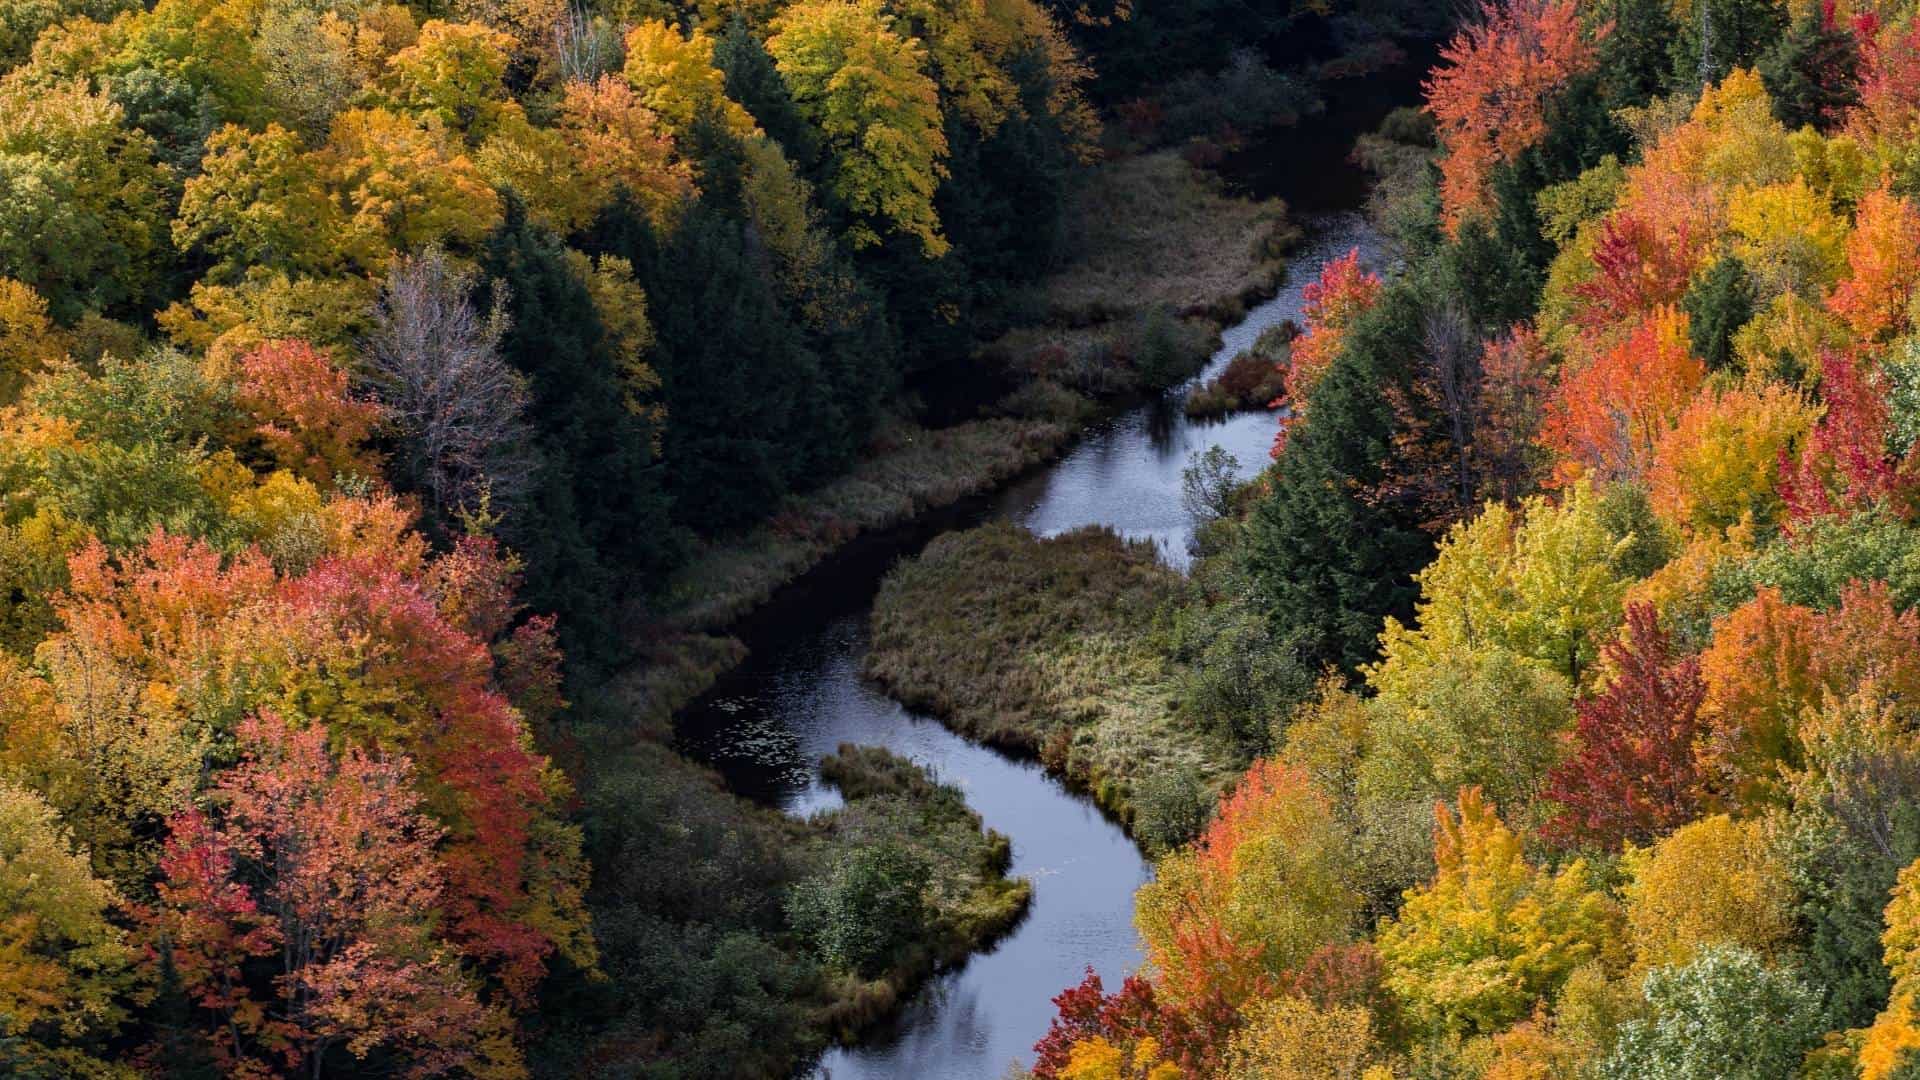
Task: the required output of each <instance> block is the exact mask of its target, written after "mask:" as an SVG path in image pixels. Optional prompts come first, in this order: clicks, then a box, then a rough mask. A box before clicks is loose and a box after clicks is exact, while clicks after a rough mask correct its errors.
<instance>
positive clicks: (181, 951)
mask: <svg viewBox="0 0 1920 1080" xmlns="http://www.w3.org/2000/svg"><path fill="white" fill-rule="evenodd" d="M239 737H240V749H241V755H242V756H241V761H240V764H239V765H238V766H237V767H235V768H233V769H231V770H229V771H227V772H226V773H224V774H223V775H222V776H221V778H220V780H219V782H218V783H217V784H216V785H215V787H214V794H215V800H214V801H215V803H216V805H217V806H218V807H219V810H218V812H217V815H216V816H209V815H207V814H205V813H203V812H201V811H199V810H189V811H186V812H184V813H182V814H181V815H179V816H177V817H176V818H175V819H174V821H173V822H172V836H171V838H170V839H169V841H168V844H167V847H166V852H165V854H164V856H163V857H162V860H161V872H162V874H163V875H164V880H163V881H162V882H161V884H160V885H159V888H158V892H159V897H160V907H159V908H158V909H157V910H156V911H154V912H152V913H150V915H149V920H150V922H151V923H152V927H151V929H152V930H153V933H154V937H155V939H156V940H158V941H161V942H164V943H165V944H166V946H167V947H168V948H169V949H170V951H171V954H172V957H173V960H174V964H175V966H176V970H177V971H178V972H179V973H180V978H181V980H182V983H183V984H184V986H185V988H186V990H187V993H188V994H189V995H190V996H191V998H192V999H193V1000H194V1002H195V1003H196V1004H197V1005H199V1006H200V1007H202V1008H205V1009H208V1010H211V1011H213V1012H214V1013H216V1014H217V1015H218V1016H219V1017H220V1018H221V1023H219V1024H217V1025H214V1026H213V1027H211V1028H209V1029H208V1030H209V1032H210V1036H211V1038H212V1040H213V1043H214V1045H213V1050H214V1053H215V1054H216V1056H217V1057H218V1058H219V1059H220V1060H221V1061H222V1062H223V1063H224V1064H225V1065H226V1066H227V1068H228V1069H229V1071H230V1072H233V1073H235V1074H237V1075H262V1076H264V1075H272V1074H275V1073H278V1072H283V1071H284V1072H292V1073H314V1074H317V1073H318V1068H317V1066H318V1063H319V1061H320V1060H322V1059H323V1057H324V1056H325V1055H326V1054H327V1053H328V1051H329V1050H330V1048H333V1047H344V1048H345V1049H346V1050H347V1051H348V1052H349V1053H351V1054H352V1055H353V1056H355V1057H356V1058H365V1057H367V1056H368V1055H369V1054H372V1053H374V1052H376V1051H377V1052H379V1053H380V1054H381V1055H382V1056H383V1057H384V1058H388V1059H389V1060H392V1059H397V1060H398V1062H400V1063H403V1064H404V1069H403V1070H402V1071H404V1072H405V1073H406V1074H407V1075H413V1076H431V1075H438V1074H442V1073H446V1072H449V1071H452V1070H454V1069H457V1068H460V1067H462V1066H465V1065H467V1064H468V1063H469V1062H472V1061H473V1060H474V1059H475V1058H476V1056H477V1054H478V1051H477V1049H476V1047H477V1046H478V1045H479V1044H480V1042H481V1033H482V1031H483V1029H484V1027H485V1024H486V1019H487V1017H486V1010H485V1008H484V1007H483V1006H482V1005H481V1004H480V1001H479V998H478V996H477V994H476V993H475V990H474V988H473V986H472V984H471V983H470V982H469V980H468V978H467V976H466V975H465V973H464V972H463V971H462V970H461V967H460V964H459V960H458V954H457V952H455V951H454V950H453V949H452V948H450V947H448V946H447V945H446V944H445V943H443V942H441V941H440V940H439V939H438V937H437V935H436V929H435V928H436V917H437V912H438V911H439V909H440V906H441V902H442V899H443V889H442V882H441V879H440V873H439V863H438V861H437V860H436V859H435V858H434V847H435V844H436V843H437V842H438V840H439V838H440V829H439V828H438V827H437V826H436V825H434V823H433V822H432V820H431V819H429V818H428V817H426V816H425V815H424V814H423V813H421V812H420V809H419V797H418V796H417V795H416V794H415V793H414V791H413V788H412V784H411V782H410V776H409V773H410V769H411V766H410V765H409V763H408V762H407V761H406V759H404V758H390V759H381V758H378V757H375V756H373V755H370V754H367V753H364V752H362V751H361V750H359V749H356V748H352V747H349V748H347V749H346V751H345V752H344V753H343V754H341V756H340V757H339V758H338V759H337V760H336V759H335V758H334V757H333V756H332V755H331V754H329V753H328V751H327V746H326V734H325V732H324V731H322V730H321V729H320V728H318V727H307V728H305V729H300V728H296V727H294V726H293V725H290V724H288V723H287V722H286V721H285V720H283V719H282V718H281V717H279V716H278V715H276V714H274V713H270V712H263V713H259V714H256V715H254V716H251V717H249V718H248V719H247V720H246V721H244V722H243V723H242V724H241V725H240V729H239ZM261 961H267V963H266V964H265V965H262V964H260V962H261ZM263 966H264V967H265V968H268V969H271V970H272V971H273V972H274V974H273V975H272V977H271V979H261V978H258V977H255V978H252V979H249V978H248V969H249V968H252V969H254V970H256V971H257V970H259V969H260V968H262V967H263Z"/></svg>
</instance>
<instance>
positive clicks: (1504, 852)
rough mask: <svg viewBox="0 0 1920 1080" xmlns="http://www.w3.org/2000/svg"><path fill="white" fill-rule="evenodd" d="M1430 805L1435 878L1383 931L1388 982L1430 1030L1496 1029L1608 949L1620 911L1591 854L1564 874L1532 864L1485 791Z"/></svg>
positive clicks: (1472, 791) (1380, 942) (1463, 793)
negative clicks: (1591, 865) (1602, 886)
mask: <svg viewBox="0 0 1920 1080" xmlns="http://www.w3.org/2000/svg"><path fill="white" fill-rule="evenodd" d="M1434 814H1435V818H1436V822H1435V827H1434V862H1435V872H1434V878H1433V880H1432V881H1431V882H1430V883H1429V884H1427V885H1426V886H1424V887H1422V888H1417V889H1412V890H1409V891H1408V893H1407V898H1406V904H1405V906H1403V907H1402V908H1401V910H1400V914H1399V915H1398V917H1396V918H1394V919H1390V920H1388V921H1386V922H1383V923H1382V924H1381V926H1380V930H1379V933H1378V935H1377V936H1376V941H1377V944H1378V945H1379V948H1380V957H1381V959H1382V960H1383V961H1385V963H1386V969H1387V975H1386V986H1387V989H1388V990H1390V991H1391V992H1392V993H1393V995H1394V996H1395V997H1396V998H1397V999H1399V1000H1400V1001H1401V1003H1402V1004H1403V1005H1404V1006H1405V1008H1406V1009H1407V1014H1408V1016H1409V1018H1410V1019H1412V1020H1413V1021H1414V1022H1416V1023H1418V1024H1420V1025H1421V1026H1423V1027H1425V1028H1427V1029H1428V1030H1430V1031H1434V1032H1449V1031H1451V1032H1464V1033H1478V1034H1489V1033H1492V1032H1495V1031H1498V1030H1500V1029H1501V1028H1504V1027H1506V1026H1508V1025H1509V1024H1512V1023H1513V1022H1514V1021H1516V1020H1519V1019H1521V1018H1523V1017H1525V1016H1527V1015H1528V1014H1529V1013H1531V1012H1532V1011H1533V1009H1534V1008H1535V1007H1536V1006H1537V1005H1539V1004H1540V1003H1541V1002H1543V1001H1546V1000H1547V999H1549V998H1550V997H1552V996H1553V994H1554V993H1555V991H1557V990H1558V989H1559V987H1560V985H1561V984H1562V983H1563V982H1565V981H1566V978H1567V976H1568V975H1569V974H1570V973H1571V972H1573V970H1574V969H1575V968H1578V967H1579V966H1581V965H1582V964H1585V963H1587V962H1589V961H1591V960H1594V959H1597V958H1602V957H1605V956H1607V955H1608V954H1610V952H1611V951H1612V950H1613V947H1614V943H1615V941H1616V939H1617V932H1618V931H1617V924H1618V922H1619V912H1618V909H1616V908H1615V907H1614V905H1613V903H1612V902H1611V901H1609V900H1608V899H1607V897H1606V895H1605V894H1604V893H1602V892H1601V891H1600V890H1599V889H1597V888H1596V887H1595V886H1594V883H1593V882H1592V880H1591V879H1590V875H1589V874H1588V872H1587V866H1586V863H1585V862H1584V861H1582V860H1578V859H1576V860H1574V861H1573V862H1571V863H1569V864H1568V865H1567V866H1566V867H1565V868H1564V869H1562V870H1561V871H1560V872H1559V873H1557V874H1554V873H1549V872H1548V871H1547V870H1545V869H1539V868H1535V867H1533V866H1531V865H1529V864H1528V862H1527V861H1526V858H1525V856H1524V855H1523V854H1522V852H1521V844H1520V838H1519V837H1518V836H1517V835H1515V834H1514V832H1513V831H1512V830H1511V829H1509V828H1507V827H1506V825H1505V824H1503V823H1502V822H1501V821H1500V818H1499V817H1498V815H1496V814H1495V812H1494V808H1493V807H1492V806H1491V805H1489V804H1488V803H1487V802H1486V800H1485V799H1483V798H1482V797H1481V795H1480V792H1479V791H1477V790H1475V789H1473V788H1467V789H1465V790H1463V791H1461V792H1460V799H1459V811H1458V813H1457V814H1455V813H1454V812H1453V811H1452V810H1450V809H1449V808H1448V807H1447V806H1446V805H1445V804H1444V803H1443V804H1441V805H1439V806H1437V807H1435V809H1434Z"/></svg>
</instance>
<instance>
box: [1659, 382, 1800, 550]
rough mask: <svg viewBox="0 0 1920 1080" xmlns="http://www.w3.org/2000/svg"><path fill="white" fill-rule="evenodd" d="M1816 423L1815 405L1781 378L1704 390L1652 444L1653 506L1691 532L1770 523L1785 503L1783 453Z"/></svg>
mask: <svg viewBox="0 0 1920 1080" xmlns="http://www.w3.org/2000/svg"><path fill="white" fill-rule="evenodd" d="M1813 426H1814V413H1813V410H1812V408H1811V407H1810V406H1809V405H1808V404H1807V403H1806V401H1805V400H1804V399H1803V398H1802V397H1801V396H1800V395H1799V394H1797V393H1795V392H1794V391H1792V390H1789V389H1787V388H1785V387H1782V386H1779V385H1777V384H1761V385H1758V386H1753V387H1746V386H1742V387H1737V388H1734V389H1731V390H1725V391H1718V392H1715V391H1705V392H1702V393H1701V394H1699V395H1698V396H1696V397H1695V398H1694V399H1693V401H1692V402H1691V403H1690V404H1688V406H1687V408H1686V411H1684V412H1682V413H1681V414H1680V416H1679V419H1678V420H1677V421H1675V423H1674V426H1673V428H1672V429H1671V430H1669V431H1667V432H1666V433H1665V434H1664V435H1662V436H1661V438H1660V441H1659V443H1658V445H1656V446H1655V448H1654V456H1653V464H1652V467H1651V468H1649V469H1648V471H1647V486H1648V488H1649V489H1650V491H1651V493H1652V498H1653V505H1654V507H1655V509H1656V510H1658V511H1659V512H1660V514H1661V516H1663V517H1664V518H1666V519H1667V520H1668V521H1669V522H1671V523H1673V524H1674V525H1676V526H1678V527H1680V528H1681V529H1682V530H1685V531H1688V532H1693V531H1701V532H1714V531H1725V530H1726V529H1729V528H1731V527H1733V526H1735V525H1738V524H1740V523H1741V522H1743V521H1751V522H1753V523H1754V524H1755V525H1757V526H1759V527H1762V528H1764V527H1767V526H1769V525H1772V524H1773V523H1774V522H1776V521H1778V520H1779V519H1780V517H1781V516H1782V512H1783V511H1784V509H1785V504H1784V501H1783V499H1782V497H1781V495H1780V492H1779V491H1778V490H1777V489H1778V475H1779V472H1780V458H1781V457H1782V456H1783V455H1788V454H1791V452H1792V449H1793V447H1794V446H1795V444H1797V443H1798V442H1799V441H1800V440H1801V439H1802V438H1803V437H1804V436H1805V435H1806V434H1807V432H1808V431H1809V430H1810V429H1811V428H1812V427H1813Z"/></svg>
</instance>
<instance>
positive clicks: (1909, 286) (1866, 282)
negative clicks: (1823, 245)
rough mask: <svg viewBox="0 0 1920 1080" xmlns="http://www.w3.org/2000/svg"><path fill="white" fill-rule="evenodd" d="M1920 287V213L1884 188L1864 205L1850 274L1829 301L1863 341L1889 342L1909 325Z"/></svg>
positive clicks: (1851, 238)
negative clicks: (1915, 293)
mask: <svg viewBox="0 0 1920 1080" xmlns="http://www.w3.org/2000/svg"><path fill="white" fill-rule="evenodd" d="M1916 285H1920V209H1917V208H1915V206H1914V205H1913V202H1912V200H1910V199H1908V198H1906V197H1905V196H1901V195H1896V194H1894V193H1893V191H1892V189H1891V188H1890V187H1889V186H1888V185H1887V184H1884V183H1883V184H1881V185H1880V186H1879V187H1876V188H1874V189H1873V190H1872V191H1869V192H1867V194H1866V195H1864V196H1862V197H1861V199H1860V205H1859V208H1858V209H1857V210H1856V211H1855V214H1854V222H1853V231H1852V232H1851V233H1849V234H1848V236H1847V273H1846V276H1845V277H1843V278H1842V279H1841V280H1840V283H1839V284H1838V285H1836V286H1835V287H1834V290H1833V293H1832V295H1831V296H1829V297H1828V298H1827V306H1828V307H1830V308H1831V309H1832V310H1833V311H1834V313H1836V314H1838V315H1839V316H1840V317H1841V318H1843V319H1845V320H1846V322H1847V326H1848V328H1849V329H1851V330H1852V331H1853V332H1854V333H1855V334H1856V335H1858V336H1859V337H1860V338H1861V339H1862V340H1865V341H1883V340H1886V339H1887V338H1889V337H1892V336H1893V335H1896V334H1899V333H1901V332H1903V331H1905V330H1906V329H1907V327H1908V325H1909V316H1908V313H1907V308H1908V302H1909V300H1910V298H1911V297H1912V295H1913V291H1914V288H1915V286H1916Z"/></svg>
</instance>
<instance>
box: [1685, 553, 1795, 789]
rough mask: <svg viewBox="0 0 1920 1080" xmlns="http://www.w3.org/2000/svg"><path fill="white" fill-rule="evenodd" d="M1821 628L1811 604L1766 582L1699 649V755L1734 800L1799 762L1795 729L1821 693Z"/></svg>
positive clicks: (1771, 784)
mask: <svg viewBox="0 0 1920 1080" xmlns="http://www.w3.org/2000/svg"><path fill="white" fill-rule="evenodd" d="M1816 633H1817V631H1816V630H1815V619H1814V615H1813V612H1811V611H1809V610H1807V609H1806V608H1803V607H1798V606H1795V605H1793V604H1789V603H1786V602H1785V601H1784V600H1782V599H1781V597H1780V593H1779V591H1778V590H1776V589H1772V588H1766V587H1762V588H1761V589H1759V590H1758V592H1757V594H1756V595H1755V596H1754V598H1753V599H1752V600H1750V601H1748V602H1747V603H1745V604H1742V605H1741V606H1740V607H1738V608H1736V609H1734V610H1733V611H1732V612H1731V613H1729V614H1728V615H1726V616H1725V617H1724V618H1722V619H1721V620H1720V621H1719V622H1718V623H1717V624H1715V626H1714V633H1713V644H1712V645H1711V646H1709V647H1708V648H1707V651H1706V652H1705V653H1704V654H1702V655H1701V657H1700V674H1701V677H1702V678H1703V679H1704V680H1705V683H1706V688H1707V693H1706V698H1705V699H1704V700H1703V701H1702V703H1701V706H1700V719H1701V722H1702V723H1703V725H1704V726H1705V728H1706V732H1705V735H1706V737H1705V739H1703V740H1702V749H1701V761H1702V765H1703V767H1704V768H1705V769H1707V770H1708V773H1709V779H1708V782H1709V784H1711V785H1712V786H1713V787H1714V789H1715V790H1716V791H1717V792H1719V793H1721V794H1723V795H1724V796H1725V797H1727V798H1729V799H1731V800H1733V804H1734V805H1736V806H1745V805H1751V804H1752V803H1754V802H1756V801H1763V800H1765V799H1767V798H1769V797H1770V796H1771V795H1772V794H1773V793H1775V792H1776V791H1777V784H1778V783H1779V780H1780V774H1781V773H1782V771H1783V770H1787V769H1792V768H1797V767H1798V766H1799V747H1798V743H1797V741H1796V739H1795V738H1794V730H1795V728H1796V727H1797V725H1798V723H1799V717H1800V711H1801V709H1803V708H1804V707H1806V706H1808V705H1812V704H1817V703H1818V701H1819V693H1818V689H1817V686H1816V683H1815V675H1814V669H1813V641H1814V639H1815V637H1816Z"/></svg>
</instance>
